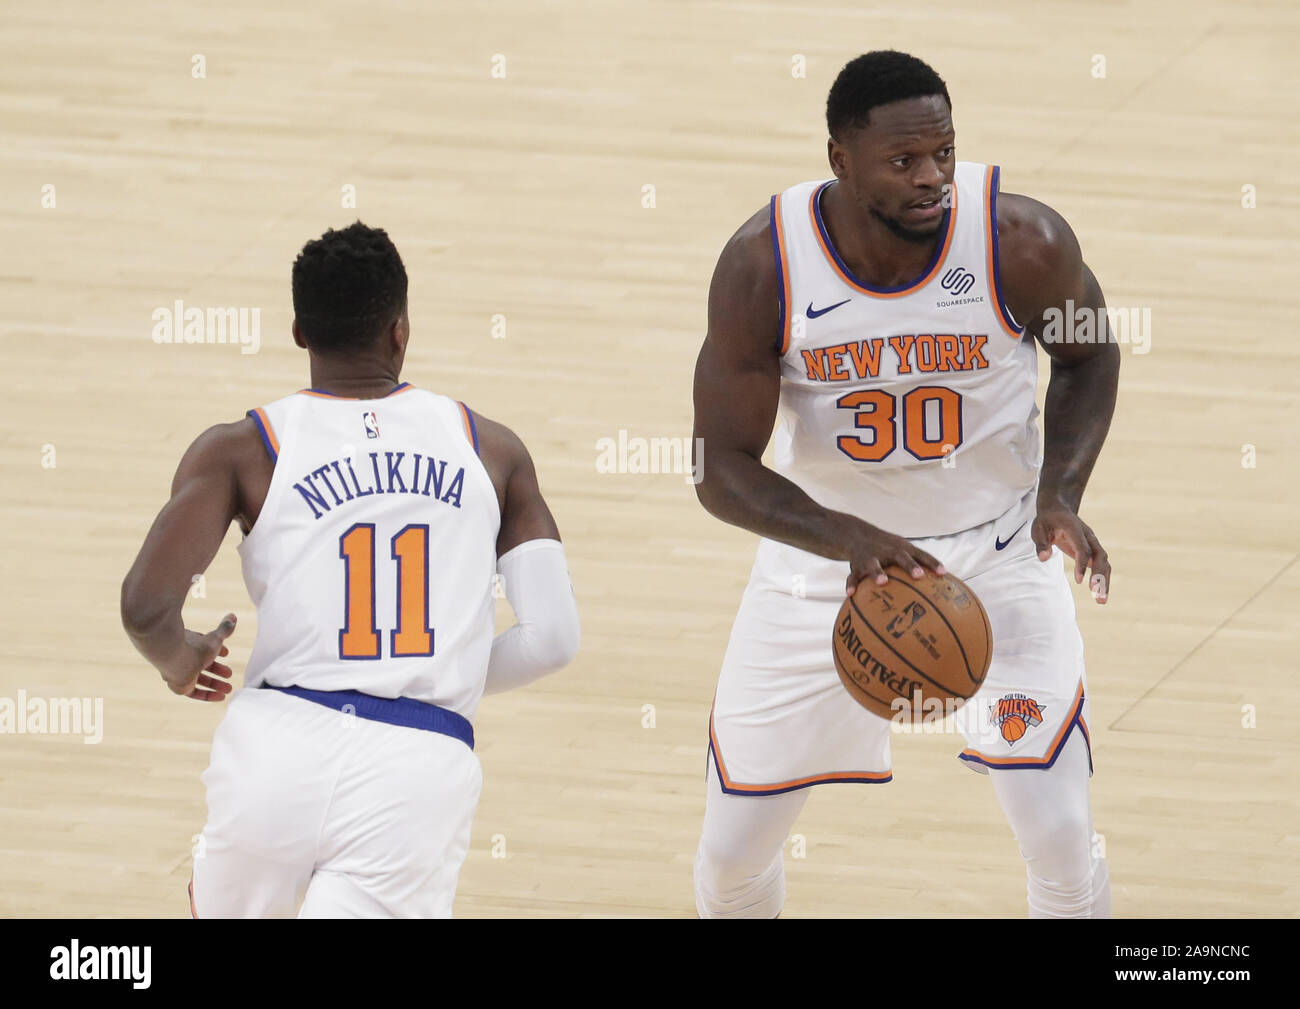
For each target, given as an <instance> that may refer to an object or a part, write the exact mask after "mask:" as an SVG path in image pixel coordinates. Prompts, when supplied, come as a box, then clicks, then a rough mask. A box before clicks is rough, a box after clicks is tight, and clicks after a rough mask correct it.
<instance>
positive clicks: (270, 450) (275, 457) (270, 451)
mask: <svg viewBox="0 0 1300 1009" xmlns="http://www.w3.org/2000/svg"><path fill="white" fill-rule="evenodd" d="M248 416H250V417H252V418H253V423H254V424H256V425H257V433H258V434H260V435H261V436H262V444H263V445H265V446H266V452H267V455H269V456H270V457H271V462H279V461H280V453H279V452H277V451H276V450H275V447H274V446H273V445H272V444H271V436H270V435H269V434H267V432H266V425H265V424H263V423H262V418H261V417H260V416H259V415H258V413H257V411H256V410H249V411H248Z"/></svg>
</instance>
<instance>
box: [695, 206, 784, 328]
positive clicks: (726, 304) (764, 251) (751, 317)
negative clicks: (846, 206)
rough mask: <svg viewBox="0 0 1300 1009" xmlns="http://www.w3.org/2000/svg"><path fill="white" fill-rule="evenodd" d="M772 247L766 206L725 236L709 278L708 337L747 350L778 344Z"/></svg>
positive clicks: (775, 267)
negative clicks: (724, 243)
mask: <svg viewBox="0 0 1300 1009" xmlns="http://www.w3.org/2000/svg"><path fill="white" fill-rule="evenodd" d="M776 249H777V246H776V243H775V242H774V241H773V222H772V212H771V209H770V205H769V207H764V208H761V209H760V210H757V211H756V212H755V213H754V214H753V215H751V216H750V217H749V218H748V219H747V220H746V221H745V223H744V224H742V225H741V226H740V227H739V228H738V229H736V231H735V233H733V234H732V236H731V238H729V239H728V240H727V244H726V245H725V246H724V247H723V249H722V253H721V254H720V255H719V256H718V264H717V266H716V267H714V270H713V279H712V280H711V281H710V283H709V337H708V339H709V341H711V342H713V343H715V344H716V343H718V342H722V343H725V344H728V345H731V346H734V347H736V348H748V349H747V350H745V353H747V354H748V353H750V352H751V351H761V352H762V353H764V354H766V353H767V350H768V349H769V348H772V347H777V346H779V345H780V343H781V339H780V329H781V322H780V304H781V302H780V297H781V295H780V290H781V278H780V277H779V276H778V269H779V267H778V265H777V252H776Z"/></svg>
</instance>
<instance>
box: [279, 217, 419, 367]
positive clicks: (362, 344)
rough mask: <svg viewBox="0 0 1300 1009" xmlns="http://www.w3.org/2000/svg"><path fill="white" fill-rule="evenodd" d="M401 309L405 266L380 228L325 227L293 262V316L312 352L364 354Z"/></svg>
mask: <svg viewBox="0 0 1300 1009" xmlns="http://www.w3.org/2000/svg"><path fill="white" fill-rule="evenodd" d="M405 309H406V267H404V266H403V265H402V257H401V256H399V255H398V254H397V247H396V246H395V245H393V243H392V242H391V241H390V240H389V238H388V233H387V232H386V231H384V230H383V229H382V228H368V227H366V226H365V225H364V224H362V223H361V222H360V221H357V222H356V223H355V224H350V225H348V226H347V227H346V228H343V229H342V230H341V231H335V230H334V229H333V228H331V229H330V230H329V231H327V232H325V234H323V235H321V237H320V238H316V239H313V240H312V241H310V242H308V243H307V244H306V245H304V246H303V247H302V252H300V253H298V258H297V259H296V260H294V264H293V313H294V315H295V316H296V317H297V320H298V327H299V329H300V330H301V331H302V335H303V339H305V340H306V341H307V346H308V348H309V349H311V350H313V351H315V352H316V353H319V354H347V353H353V352H356V351H360V350H366V349H368V348H369V347H371V346H373V345H374V343H375V341H376V340H377V339H378V338H379V337H380V335H381V334H383V333H384V332H386V331H387V330H388V328H389V327H390V326H391V325H392V324H393V323H394V322H395V321H397V319H399V318H400V317H401V315H402V312H403V311H405Z"/></svg>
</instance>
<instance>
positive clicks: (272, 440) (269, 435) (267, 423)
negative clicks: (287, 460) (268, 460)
mask: <svg viewBox="0 0 1300 1009" xmlns="http://www.w3.org/2000/svg"><path fill="white" fill-rule="evenodd" d="M253 413H255V414H257V419H258V421H259V422H260V423H261V425H262V433H263V434H265V435H266V443H267V445H268V446H270V449H271V451H272V452H273V453H274V454H275V455H276V456H278V455H279V454H280V439H279V438H277V437H276V436H275V428H273V427H272V426H271V418H270V417H268V416H267V415H266V411H265V410H263V409H262V408H261V407H260V406H259V407H255V408H254V409H253Z"/></svg>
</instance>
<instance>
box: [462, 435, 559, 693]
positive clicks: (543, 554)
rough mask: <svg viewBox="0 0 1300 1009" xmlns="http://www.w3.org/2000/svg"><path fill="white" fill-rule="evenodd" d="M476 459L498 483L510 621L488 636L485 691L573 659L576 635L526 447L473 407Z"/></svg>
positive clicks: (551, 526) (555, 540)
mask: <svg viewBox="0 0 1300 1009" xmlns="http://www.w3.org/2000/svg"><path fill="white" fill-rule="evenodd" d="M474 416H475V423H476V426H477V428H478V432H479V451H480V458H482V460H483V464H484V466H486V467H487V470H488V475H489V476H490V477H491V478H492V483H493V485H494V486H495V487H496V489H497V501H498V503H499V504H500V506H501V528H500V531H499V532H498V534H497V571H498V572H499V573H500V575H501V579H502V583H503V585H504V588H505V596H506V599H507V601H508V602H509V603H510V607H511V609H513V610H514V612H515V621H516V622H515V624H514V625H513V626H511V627H509V628H507V629H506V630H504V631H502V632H501V633H500V634H498V635H497V636H496V637H495V638H494V639H493V640H492V653H491V656H490V658H489V660H488V669H487V680H486V683H485V685H484V692H485V693H488V694H495V693H500V692H501V691H503V690H510V689H513V688H515V687H521V686H524V685H525V684H528V683H531V682H533V681H534V680H536V679H539V678H540V677H542V676H545V675H546V674H547V673H551V672H554V671H556V670H557V669H561V668H563V667H564V666H567V665H568V664H569V663H570V662H572V661H573V659H574V657H575V656H576V655H577V652H578V645H579V643H580V641H581V627H580V625H579V622H578V604H577V601H576V600H575V599H574V594H573V584H572V581H571V580H570V577H569V570H568V564H567V561H566V558H565V555H564V547H563V546H562V545H561V544H560V531H559V528H558V527H557V526H556V524H555V519H554V517H553V516H552V515H551V510H550V508H548V507H547V505H546V500H545V499H544V498H543V497H542V491H541V488H540V487H539V486H538V483H537V471H536V469H535V468H534V466H533V460H532V457H531V456H530V455H529V454H528V449H527V448H525V447H524V443H523V442H522V441H520V440H519V437H518V435H516V434H515V433H514V432H513V431H511V430H510V428H508V427H506V426H505V425H503V424H498V423H496V422H495V421H491V420H488V419H487V418H485V417H481V416H479V415H478V414H475V415H474Z"/></svg>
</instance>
